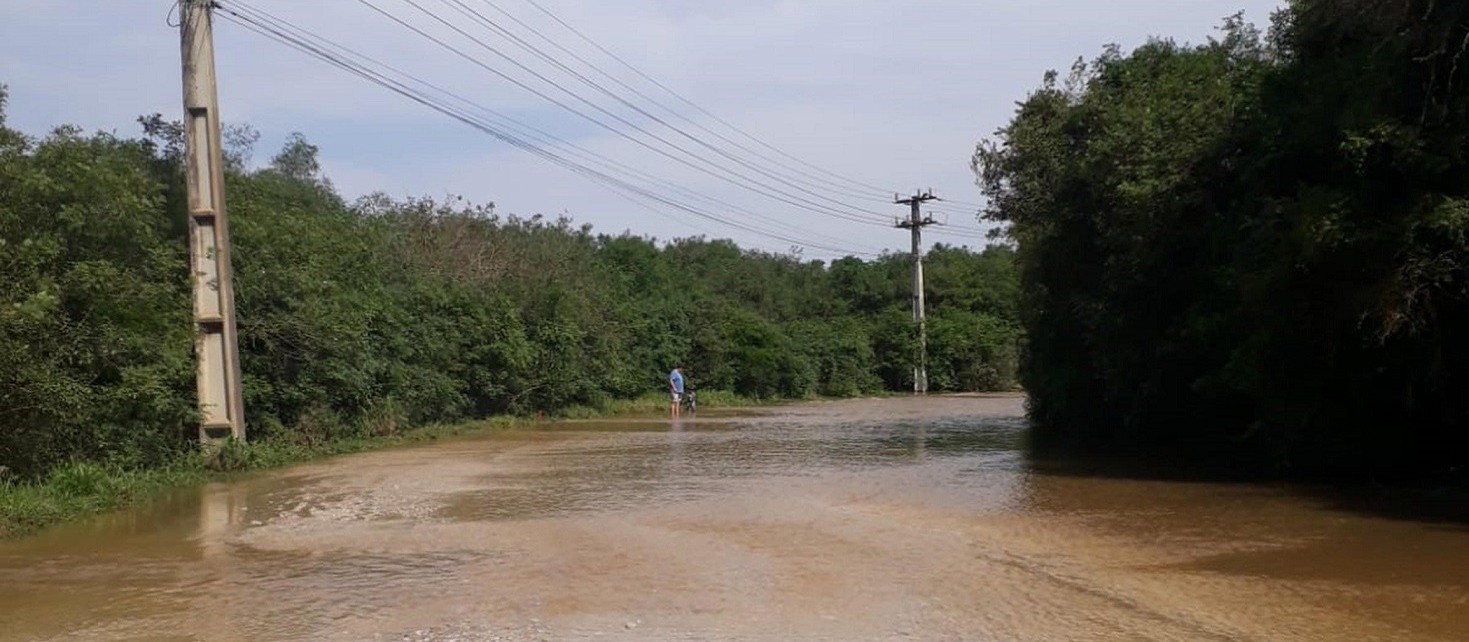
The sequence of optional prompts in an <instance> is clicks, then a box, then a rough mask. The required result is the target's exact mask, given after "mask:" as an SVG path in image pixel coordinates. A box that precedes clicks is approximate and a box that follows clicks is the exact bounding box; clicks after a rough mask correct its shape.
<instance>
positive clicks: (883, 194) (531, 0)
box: [525, 0, 893, 199]
mask: <svg viewBox="0 0 1469 642" xmlns="http://www.w3.org/2000/svg"><path fill="white" fill-rule="evenodd" d="M525 1H526V3H527V4H529V5H531V6H532V7H535V8H536V9H538V10H539V11H540V12H541V13H544V14H546V15H547V16H548V17H550V18H551V19H552V20H554V21H555V22H556V23H557V24H559V25H561V26H562V27H564V28H565V29H567V30H568V31H570V32H571V33H573V34H575V35H576V36H577V37H578V38H580V39H582V40H583V41H585V42H586V43H587V44H589V45H591V46H592V47H594V48H596V49H597V50H598V51H600V52H602V53H603V54H605V55H607V56H608V57H610V58H612V59H613V60H615V61H617V62H618V64H621V65H622V66H623V67H626V68H627V69H628V70H629V71H632V72H633V73H634V74H637V76H638V77H640V78H642V79H643V80H646V81H648V82H649V83H651V84H653V86H655V87H658V88H659V89H661V90H663V91H664V92H666V93H668V95H670V96H673V97H674V98H677V99H678V100H679V101H680V102H682V103H684V104H685V105H688V106H689V107H691V108H693V109H694V110H696V111H698V112H699V113H701V114H703V115H705V116H708V117H709V118H711V119H713V120H714V121H715V122H718V123H719V124H721V125H724V126H725V127H728V128H729V129H730V130H731V131H734V132H735V133H738V134H740V135H741V136H744V137H745V138H748V139H749V140H751V141H753V142H754V143H755V144H757V145H760V146H761V147H764V148H766V149H769V150H770V151H772V152H775V153H776V154H779V155H781V156H783V157H785V158H788V159H790V160H791V161H794V162H796V163H799V164H801V165H803V166H806V167H808V168H810V169H812V170H815V171H817V172H821V173H823V174H826V175H828V176H831V177H833V178H835V179H837V180H840V181H843V182H845V183H849V184H851V185H855V186H857V187H859V188H862V189H864V190H871V191H872V194H873V197H874V198H881V199H886V198H887V197H888V195H890V194H892V193H893V191H892V190H890V189H886V188H883V187H878V186H876V185H872V184H871V183H864V182H862V181H858V180H853V179H851V178H848V177H845V176H842V175H841V174H837V173H835V172H832V171H830V170H827V169H825V168H822V167H820V166H817V165H814V164H811V163H808V162H806V161H804V160H802V159H800V158H798V157H796V156H794V155H791V154H789V153H786V152H785V151H784V150H781V149H780V148H778V147H776V146H774V145H771V144H770V143H767V142H765V141H764V140H761V139H760V138H758V137H756V136H754V135H753V134H750V133H749V132H746V131H745V130H743V129H740V128H739V127H737V126H735V125H734V124H733V123H730V122H729V121H727V120H725V119H723V118H720V117H719V116H718V115H716V114H714V113H713V112H711V111H709V110H707V109H705V108H703V107H701V106H699V105H698V104H697V103H695V102H693V101H692V100H689V99H688V98H685V97H684V96H683V95H682V94H680V93H678V92H676V91H674V90H673V89H671V88H669V87H668V86H667V85H665V84H663V83H661V82H659V81H658V80H657V79H655V78H653V77H652V76H650V75H648V74H646V73H644V72H643V71H642V70H640V69H638V68H637V67H636V66H634V65H633V64H632V63H630V62H628V61H627V60H625V59H623V58H622V57H621V56H619V55H617V54H616V53H613V52H612V51H611V50H609V49H607V48H606V47H603V46H602V45H600V44H598V43H597V41H595V40H593V39H592V38H591V37H590V36H588V35H586V34H585V33H582V31H581V30H580V29H577V28H576V27H574V26H572V25H571V24H570V23H568V22H567V21H566V20H563V19H562V18H561V17H560V16H558V15H556V13H555V12H553V11H551V10H550V9H547V8H545V7H544V6H542V5H541V4H540V3H539V2H536V0H525Z"/></svg>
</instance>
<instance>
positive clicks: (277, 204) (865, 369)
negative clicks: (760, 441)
mask: <svg viewBox="0 0 1469 642" xmlns="http://www.w3.org/2000/svg"><path fill="white" fill-rule="evenodd" d="M140 121H141V124H142V126H143V130H144V131H143V135H142V136H139V137H134V138H126V137H120V136H117V135H115V134H109V133H98V134H85V133H84V132H82V131H80V130H78V129H77V128H74V127H60V128H57V129H56V130H54V131H53V132H51V133H49V134H48V135H45V136H41V137H32V136H27V135H24V134H22V133H20V132H18V131H14V130H12V129H9V128H7V127H6V125H5V121H4V91H3V89H0V467H4V469H6V470H8V474H9V475H11V476H13V477H18V478H20V479H30V478H35V477H37V476H39V475H43V474H45V472H46V471H47V470H49V469H51V468H53V467H55V466H56V465H58V464H60V463H63V462H69V461H89V462H101V463H106V464H110V465H117V466H122V467H149V466H158V465H162V464H165V463H167V462H168V461H170V459H171V458H172V457H175V456H177V455H179V454H180V453H182V452H186V451H188V450H190V449H191V448H193V447H194V445H193V440H194V436H195V435H196V434H197V433H196V431H195V427H194V426H195V425H196V420H197V415H198V413H197V408H196V405H195V404H196V400H195V395H194V362H193V352H192V351H193V333H192V330H191V328H192V319H191V312H190V310H191V306H190V298H189V297H190V295H189V282H188V279H189V274H188V261H187V251H188V250H187V245H188V244H187V220H186V217H185V205H184V204H185V192H184V183H183V173H182V144H181V141H182V128H181V127H180V126H179V124H178V123H175V122H169V121H167V120H165V119H163V118H161V117H159V116H152V117H148V118H143V119H140ZM227 138H228V139H229V141H230V143H231V145H230V147H231V153H230V154H229V156H228V158H227V165H228V166H229V170H228V172H227V174H228V175H227V186H228V194H229V207H230V214H231V220H232V234H233V237H234V238H233V240H234V257H233V258H234V263H235V270H236V297H237V310H238V316H239V323H240V326H239V327H240V350H241V360H242V367H243V377H244V379H243V380H244V391H245V403H246V417H247V421H248V426H247V428H248V434H249V435H250V438H251V439H252V440H298V441H306V442H319V441H323V440H331V439H336V438H344V437H360V436H363V435H370V434H374V433H382V432H390V431H395V430H400V429H403V428H407V427H412V426H417V425H423V424H429V423H442V422H454V421H461V420H468V419H474V418H481V417H486V416H491V415H499V414H527V413H534V412H537V411H546V412H551V413H554V412H556V411H558V410H561V409H565V408H568V407H571V406H577V405H582V406H593V407H596V406H599V405H602V404H605V403H607V402H608V401H610V400H615V399H626V398H633V397H638V396H640V395H646V394H649V393H656V392H659V391H661V390H663V388H664V386H665V385H666V384H665V383H664V380H663V378H664V376H665V374H666V373H667V371H668V370H669V369H670V368H672V367H673V366H674V365H677V364H679V363H680V362H681V363H682V364H683V365H684V366H686V368H687V370H688V373H689V375H690V378H691V382H692V383H693V384H694V385H696V386H697V387H699V388H700V389H702V390H727V391H731V392H734V393H738V394H740V395H744V396H749V397H757V398H777V397H778V398H800V397H809V396H813V395H831V396H849V395H860V394H869V393H875V392H880V391H884V390H904V389H909V388H911V385H912V384H911V381H912V374H911V372H912V371H911V365H912V362H913V356H914V347H915V335H914V326H913V323H912V321H911V318H910V312H909V261H908V258H907V256H906V255H901V254H891V255H885V256H882V257H880V258H877V259H875V260H870V261H864V260H859V259H856V258H844V259H839V260H835V261H831V262H829V263H827V262H821V261H813V260H803V259H801V258H800V257H799V255H798V254H775V253H767V252H760V251H753V250H746V249H741V248H739V247H737V246H736V245H735V244H734V243H732V242H730V241H726V240H711V239H706V238H702V237H700V238H685V239H676V240H672V241H668V242H660V241H656V240H653V239H649V238H643V237H638V236H633V235H629V234H620V235H608V234H599V233H595V232H594V231H593V230H592V229H591V228H590V227H589V226H586V225H577V224H575V223H573V222H572V221H569V220H566V219H546V218H543V217H540V216H530V217H516V216H502V215H500V214H498V213H497V212H495V211H494V209H493V207H492V206H488V205H475V204H472V203H466V202H464V201H462V200H459V199H441V200H433V199H406V200H395V199H390V198H387V197H385V196H381V195H375V196H369V197H366V198H363V199H360V200H358V201H356V202H348V201H347V200H345V199H344V198H343V197H342V196H341V195H340V194H338V193H337V191H336V190H335V189H334V188H333V186H332V185H331V183H330V181H329V180H327V179H326V178H325V177H323V176H322V175H321V170H320V167H319V162H318V160H317V151H318V150H317V149H316V148H315V147H314V146H312V145H311V144H310V143H308V142H307V141H306V140H305V139H303V138H301V137H299V136H298V137H295V138H293V139H292V140H291V141H290V142H289V143H288V144H287V145H286V146H285V148H284V149H283V150H282V151H281V152H280V153H279V154H278V155H276V156H275V157H274V158H273V159H272V161H271V162H270V164H269V165H268V166H266V167H263V168H250V167H247V165H248V162H247V161H248V158H249V150H250V149H251V147H252V145H253V144H254V142H255V140H256V139H257V138H258V136H257V135H255V134H254V133H253V132H251V131H250V130H249V129H248V128H238V127H237V128H231V130H230V133H229V135H228V136H227ZM1012 255H1013V252H1012V251H1011V250H1010V249H1009V248H1008V247H1004V246H996V247H991V248H987V249H985V250H983V251H971V250H968V249H965V248H959V247H948V246H938V247H935V248H934V249H933V250H932V252H931V253H930V255H929V256H928V262H927V266H926V267H927V278H928V282H929V287H930V291H929V295H928V300H929V303H930V312H931V320H930V325H929V332H930V337H929V343H930V348H931V354H932V357H931V358H930V368H931V372H932V374H931V381H932V382H931V386H932V388H933V389H935V390H941V391H943V390H994V389H1007V388H1011V387H1013V385H1014V376H1015V371H1016V369H1017V367H1018V366H1017V364H1018V360H1019V357H1018V349H1019V342H1020V331H1019V320H1018V312H1017V300H1018V295H1017V290H1016V287H1017V285H1016V283H1017V282H1016V277H1015V274H1014V270H1013V264H1012Z"/></svg>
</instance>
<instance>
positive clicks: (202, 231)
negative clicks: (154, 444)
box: [179, 0, 245, 443]
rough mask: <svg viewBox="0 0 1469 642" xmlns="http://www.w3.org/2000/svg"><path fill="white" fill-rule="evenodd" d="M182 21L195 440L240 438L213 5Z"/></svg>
mask: <svg viewBox="0 0 1469 642" xmlns="http://www.w3.org/2000/svg"><path fill="white" fill-rule="evenodd" d="M179 8H180V14H181V16H182V18H183V21H182V25H181V26H182V31H183V65H184V137H185V145H184V153H185V157H186V165H187V167H186V172H185V174H186V178H185V181H186V182H187V184H188V190H189V266H190V274H191V277H192V282H193V289H194V331H195V337H194V354H195V357H196V358H197V359H198V367H199V370H198V388H199V411H200V413H201V416H202V418H201V419H200V423H199V439H200V440H201V441H203V442H205V443H212V442H215V441H217V440H220V439H225V438H230V437H233V438H235V439H244V438H245V413H244V405H245V402H244V394H243V392H242V391H241V387H240V350H239V342H238V339H237V338H236V330H235V287H234V270H233V269H232V268H231V266H230V226H229V217H228V216H227V214H226V211H225V206H224V161H223V153H222V150H221V147H222V146H223V145H222V136H221V135H220V129H219V95H218V92H217V91H216V89H215V76H214V25H213V9H214V2H213V0H180V4H179Z"/></svg>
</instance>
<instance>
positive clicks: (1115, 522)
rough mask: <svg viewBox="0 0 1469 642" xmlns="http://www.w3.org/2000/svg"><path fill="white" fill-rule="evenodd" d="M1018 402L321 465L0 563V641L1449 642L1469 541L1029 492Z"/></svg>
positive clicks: (555, 437) (1042, 480)
mask: <svg viewBox="0 0 1469 642" xmlns="http://www.w3.org/2000/svg"><path fill="white" fill-rule="evenodd" d="M1021 410H1022V400H1021V399H1020V398H1018V397H1014V396H971V397H932V398H926V399H891V400H857V401H842V402H822V403H812V404H804V405H797V406H789V407H784V408H780V409H774V410H764V411H759V412H751V413H747V414H744V415H738V416H736V415H726V416H723V417H719V416H717V415H716V414H714V413H705V414H704V415H703V416H701V417H700V418H699V419H697V420H684V421H681V422H679V423H670V422H669V421H667V420H655V419H643V420H625V421H616V422H568V423H562V424H554V425H550V426H548V427H547V428H545V429H543V430H533V431H532V430H527V431H512V432H506V433H500V434H495V435H491V436H487V437H483V438H477V439H468V440H462V441H454V442H448V443H439V444H434V445H429V446H422V447H413V448H405V449H400V450H392V451H383V452H375V453H369V454H363V455H357V456H351V457H343V458H339V459H335V460H331V461H327V462H322V463H318V464H313V465H306V466H299V467H296V468H292V469H290V470H287V471H284V472H280V473H275V474H270V475H263V476H258V477H254V478H251V479H248V480H245V481H240V482H237V483H229V484H216V485H212V486H208V487H205V488H201V489H193V490H190V491H187V492H182V493H179V494H177V495H175V496H172V497H169V498H167V499H166V500H162V501H159V502H157V503H155V504H153V505H151V506H148V507H144V508H141V509H138V510H134V511H130V512H125V513H121V514H117V515H113V516H109V517H106V518H103V519H98V520H93V521H90V522H87V523H82V524H75V525H69V526H66V527H62V528H59V529H55V530H52V531H50V532H47V533H44V534H42V535H41V536H38V537H34V538H31V539H27V540H22V541H18V542H11V543H8V544H4V545H0V640H592V639H596V640H772V641H774V640H782V641H783V640H834V641H836V640H841V641H846V640H901V639H913V640H1190V641H1192V640H1270V641H1290V640H1303V641H1304V640H1310V641H1319V640H1352V641H1358V640H1402V641H1413V640H1465V639H1469V528H1466V527H1465V526H1464V525H1463V523H1462V522H1454V521H1451V520H1441V521H1437V522H1434V521H1426V520H1414V519H1406V518H1403V517H1401V516H1394V517H1388V516H1384V515H1385V514H1386V513H1384V512H1382V511H1367V510H1359V509H1354V508H1344V507H1342V506H1341V502H1338V501H1334V500H1331V499H1328V498H1325V497H1323V496H1321V495H1319V494H1313V493H1310V492H1306V491H1303V490H1299V489H1290V488H1284V487H1277V486H1259V485H1245V484H1214V483H1196V482H1195V483H1188V482H1169V481H1140V480H1137V479H1127V478H1122V477H1103V476H1087V475H1082V474H1076V473H1071V474H1056V473H1043V472H1039V471H1041V470H1049V468H1047V467H1037V466H1035V465H1034V464H1033V463H1032V462H1030V461H1029V460H1028V459H1027V458H1026V456H1025V453H1024V452H1023V450H1022V441H1023V438H1024V430H1025V424H1024V422H1023V420H1022V419H1021V416H1020V415H1021Z"/></svg>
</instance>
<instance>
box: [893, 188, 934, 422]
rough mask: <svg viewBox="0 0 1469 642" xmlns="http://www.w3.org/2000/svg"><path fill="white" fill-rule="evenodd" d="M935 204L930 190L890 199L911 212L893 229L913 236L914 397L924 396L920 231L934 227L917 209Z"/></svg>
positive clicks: (925, 351) (925, 328) (925, 333)
mask: <svg viewBox="0 0 1469 642" xmlns="http://www.w3.org/2000/svg"><path fill="white" fill-rule="evenodd" d="M936 200H939V197H937V196H934V195H933V190H932V189H930V190H928V191H927V192H919V191H918V190H914V191H913V196H911V197H909V198H898V196H897V195H896V194H894V195H893V203H895V204H898V205H909V206H912V208H913V209H912V214H911V216H910V218H909V219H908V220H906V221H900V222H898V223H897V224H896V226H897V227H900V228H908V229H909V230H910V231H912V232H913V322H914V323H915V324H917V325H918V355H917V357H918V358H917V360H916V365H915V366H914V367H913V394H918V395H924V394H928V325H927V322H926V321H924V318H923V228H924V226H927V225H937V222H936V221H934V220H933V217H931V216H930V217H924V216H923V215H922V214H921V213H919V211H918V209H919V206H921V205H923V204H924V203H926V202H928V201H936Z"/></svg>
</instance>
